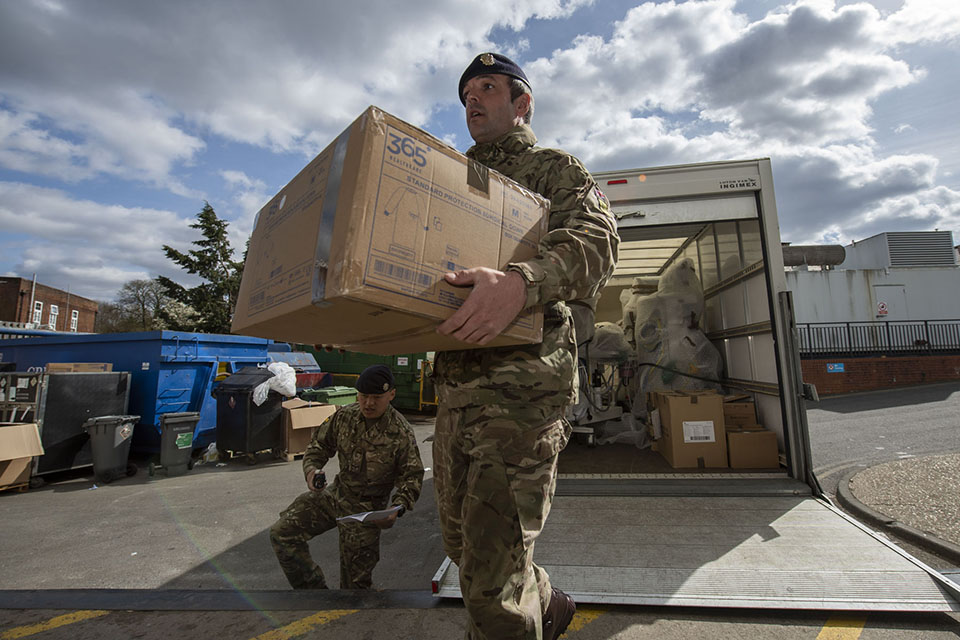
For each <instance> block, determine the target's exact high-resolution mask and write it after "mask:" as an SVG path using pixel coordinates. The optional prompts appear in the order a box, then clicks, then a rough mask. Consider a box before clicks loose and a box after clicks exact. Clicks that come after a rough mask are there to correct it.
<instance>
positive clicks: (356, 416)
mask: <svg viewBox="0 0 960 640" xmlns="http://www.w3.org/2000/svg"><path fill="white" fill-rule="evenodd" d="M334 454H337V457H338V459H339V461H340V473H339V474H337V477H336V478H334V480H333V482H332V483H330V484H329V485H328V486H327V487H326V488H325V489H324V490H323V491H307V492H305V493H302V494H300V495H299V496H297V498H296V500H294V501H293V503H292V504H291V505H290V506H289V507H287V508H286V509H285V510H284V511H283V512H281V513H280V519H279V520H277V522H276V523H275V524H274V525H273V526H272V527H271V528H270V542H271V543H272V544H273V550H274V552H275V553H276V554H277V559H278V560H279V561H280V567H281V568H282V569H283V572H284V573H285V574H286V576H287V580H288V581H289V582H290V585H291V586H293V588H294V589H324V588H326V586H327V584H326V581H325V580H324V577H323V572H322V571H321V570H320V567H318V566H317V565H316V563H315V562H314V561H313V558H311V557H310V549H309V547H308V546H307V542H308V541H309V540H310V539H311V538H313V537H315V536H318V535H320V534H321V533H323V532H324V531H329V530H330V529H333V528H334V527H338V529H339V532H340V588H341V589H369V588H371V587H372V585H373V578H372V575H373V568H374V567H375V566H376V564H377V561H378V560H379V559H380V529H378V528H377V527H376V526H375V525H372V524H367V523H359V522H353V521H351V522H341V523H338V522H337V521H336V519H337V518H338V517H342V516H345V515H349V514H351V513H359V512H363V511H374V510H378V509H384V508H386V507H387V502H388V498H389V497H390V490H391V489H392V488H393V487H396V489H397V491H396V493H394V495H393V500H392V501H391V504H393V505H402V506H403V507H404V509H406V510H407V511H410V510H412V509H413V505H414V503H415V502H416V501H417V498H419V497H420V489H421V487H422V485H423V463H422V462H421V461H420V451H419V450H418V449H417V441H416V438H414V435H413V430H412V429H411V428H410V425H409V423H408V422H407V420H406V419H405V418H404V417H403V416H402V415H401V414H400V412H399V411H397V410H396V409H394V408H393V407H392V406H391V407H388V408H387V411H386V413H384V414H383V416H381V417H380V419H379V420H378V421H377V423H376V424H375V425H373V426H371V427H367V425H366V422H365V420H364V418H363V414H362V413H361V412H360V406H359V405H358V404H352V405H349V406H345V407H343V408H342V409H340V410H339V411H337V413H335V414H334V415H332V416H331V417H329V418H327V419H326V420H325V421H324V423H323V424H322V425H320V427H318V428H317V430H316V432H315V433H314V434H313V438H312V439H311V441H310V445H309V446H308V447H307V450H306V452H305V453H304V455H303V473H304V476H306V475H307V474H309V473H310V471H311V470H313V469H316V470H317V471H319V470H321V469H322V468H323V465H325V464H326V463H327V460H329V459H330V458H332V457H333V455H334Z"/></svg>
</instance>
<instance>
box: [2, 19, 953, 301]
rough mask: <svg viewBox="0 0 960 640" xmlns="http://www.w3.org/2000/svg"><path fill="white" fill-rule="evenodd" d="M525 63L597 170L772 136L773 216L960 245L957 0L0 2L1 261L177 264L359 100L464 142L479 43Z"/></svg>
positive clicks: (352, 114)
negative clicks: (207, 208)
mask: <svg viewBox="0 0 960 640" xmlns="http://www.w3.org/2000/svg"><path fill="white" fill-rule="evenodd" d="M488 50H490V51H500V52H502V53H505V54H507V55H509V56H511V57H512V58H514V59H515V60H516V61H517V62H518V63H520V64H521V66H523V68H524V70H525V71H526V73H527V75H528V77H529V78H530V80H531V84H532V85H533V88H534V94H535V96H536V116H535V118H534V122H533V125H534V130H535V131H536V133H537V135H538V136H539V138H540V144H542V145H544V146H557V147H561V148H563V149H565V150H567V151H570V152H571V153H574V154H575V155H577V156H578V157H580V159H581V160H583V161H584V163H585V164H586V165H587V167H588V168H589V169H590V170H593V171H603V170H609V169H626V168H637V167H653V166H663V165H671V164H681V163H690V162H706V161H714V160H732V159H742V158H755V157H770V158H771V159H772V163H773V171H774V180H775V187H776V195H777V206H778V211H779V217H780V227H781V234H782V236H783V239H784V240H785V241H790V242H793V243H796V244H807V243H841V244H846V243H848V242H850V241H852V240H861V239H863V238H866V237H869V236H871V235H875V234H877V233H881V232H884V231H906V230H916V231H921V230H932V229H941V230H951V231H953V232H954V241H955V242H960V119H958V117H957V115H956V113H957V104H958V103H960V82H957V77H958V76H957V62H958V60H960V56H958V53H960V2H957V1H956V0H871V1H869V2H864V1H852V0H850V1H848V0H799V1H797V2H793V3H780V2H770V1H766V0H739V1H738V0H702V1H696V0H691V1H688V2H680V1H670V2H653V1H650V2H642V3H640V2H636V1H634V2H626V1H618V0H596V1H595V2H591V1H590V0H530V1H527V2H521V1H519V0H486V1H485V2H482V3H477V2H472V1H471V2H467V1H465V0H444V1H441V0H423V1H422V2H417V3H401V2H395V1H394V0H370V1H367V0H360V1H358V2H351V3H340V2H315V1H313V0H276V1H275V2H270V3H265V2H257V1H253V0H205V1H204V2H202V3H197V2H191V1H188V0H164V1H163V2H129V1H127V0H17V1H10V2H3V3H0V275H17V276H20V277H24V278H32V277H33V274H36V275H37V280H38V281H39V282H42V283H44V284H47V285H51V286H55V287H59V288H62V289H69V290H70V291H71V292H72V293H74V294H77V295H81V296H86V297H89V298H93V299H97V300H110V299H112V298H113V297H114V296H115V294H116V292H117V291H118V289H119V288H120V287H121V286H122V285H123V283H124V282H126V281H128V280H133V279H142V278H152V277H155V276H157V275H158V274H163V275H167V276H170V277H174V278H175V279H179V280H181V281H182V282H184V283H185V284H190V282H189V281H188V280H185V279H184V278H183V272H182V271H180V270H179V269H178V268H177V267H176V266H175V265H173V264H172V263H171V262H170V261H169V260H167V259H166V258H165V257H164V255H163V252H162V249H161V247H162V245H164V244H168V245H172V246H174V247H177V248H179V249H181V250H186V249H189V248H191V245H190V243H191V241H192V240H194V239H196V238H197V236H196V232H195V231H194V230H192V229H190V227H189V225H190V224H191V223H193V222H194V221H195V216H196V214H197V212H199V211H200V209H201V208H202V207H203V203H204V201H209V202H210V204H211V205H212V206H213V207H214V209H215V210H216V211H217V213H218V215H220V217H222V218H225V219H226V220H228V221H229V222H230V230H231V238H232V241H233V244H234V246H235V247H236V248H237V249H238V255H239V252H242V248H243V246H244V243H245V242H246V239H247V237H248V236H249V234H250V231H251V229H252V224H253V220H254V216H255V215H256V213H257V211H258V210H259V209H260V207H262V206H263V205H264V203H266V201H267V200H268V199H269V198H270V197H271V196H272V195H273V194H274V193H276V192H277V191H279V190H280V189H281V188H282V187H283V185H284V184H286V183H287V182H288V181H289V180H290V179H291V178H292V177H293V176H294V175H296V173H297V172H298V171H299V170H300V169H301V168H302V167H303V166H304V165H305V164H306V163H307V162H308V161H309V160H310V159H311V158H312V157H313V156H314V155H316V154H317V153H318V152H319V151H320V150H322V149H323V148H324V147H325V146H326V145H327V144H328V143H329V142H330V141H331V140H333V138H334V137H335V136H336V135H337V134H338V133H340V131H342V130H343V129H344V128H345V127H346V126H347V125H348V124H349V123H350V122H351V121H352V120H353V119H354V118H356V117H357V116H358V115H359V114H360V113H361V112H362V111H363V109H365V108H366V107H367V106H368V105H370V104H375V105H377V106H380V107H382V108H383V109H385V110H387V111H389V112H390V113H392V114H394V115H396V116H398V117H400V118H402V119H404V120H407V121H409V122H411V123H413V124H415V125H417V126H420V127H422V128H424V129H426V130H427V131H429V132H431V133H432V134H434V135H435V136H437V137H439V138H441V139H443V140H445V141H447V142H449V143H450V144H452V145H453V146H454V147H456V148H458V149H459V150H461V151H464V150H466V149H467V148H468V147H469V146H470V143H471V140H470V138H469V134H468V133H467V130H466V126H465V125H464V123H463V111H462V107H461V105H460V102H459V100H458V99H457V96H456V86H457V79H458V78H459V75H460V73H461V72H462V71H463V69H464V67H465V66H466V65H467V64H468V63H469V62H470V60H471V59H472V58H473V56H474V55H475V54H477V53H479V52H481V51H488Z"/></svg>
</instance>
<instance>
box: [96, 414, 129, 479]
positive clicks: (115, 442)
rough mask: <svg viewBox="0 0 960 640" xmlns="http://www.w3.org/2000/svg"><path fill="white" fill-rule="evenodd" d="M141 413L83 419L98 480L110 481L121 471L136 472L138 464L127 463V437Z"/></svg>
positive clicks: (120, 474) (121, 473)
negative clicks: (137, 414)
mask: <svg viewBox="0 0 960 640" xmlns="http://www.w3.org/2000/svg"><path fill="white" fill-rule="evenodd" d="M139 420H140V416H128V415H123V416H97V417H95V418H90V419H88V420H87V421H86V422H84V423H83V429H84V431H86V432H87V433H88V434H89V435H90V451H91V453H92V456H93V476H94V478H95V479H96V480H97V481H98V482H102V483H105V484H106V483H109V482H113V481H114V480H116V479H117V478H120V477H122V476H124V475H127V476H132V475H136V473H137V465H135V464H133V463H128V462H127V459H128V458H129V457H130V438H131V436H133V427H134V425H135V424H137V421H139Z"/></svg>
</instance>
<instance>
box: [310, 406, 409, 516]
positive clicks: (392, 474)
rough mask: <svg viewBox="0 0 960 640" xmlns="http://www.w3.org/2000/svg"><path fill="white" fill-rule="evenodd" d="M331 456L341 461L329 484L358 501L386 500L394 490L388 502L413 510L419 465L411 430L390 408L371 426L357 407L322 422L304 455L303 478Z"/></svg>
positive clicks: (347, 409)
mask: <svg viewBox="0 0 960 640" xmlns="http://www.w3.org/2000/svg"><path fill="white" fill-rule="evenodd" d="M334 454H336V455H337V458H338V460H339V462H340V473H339V474H337V477H336V478H335V479H334V485H336V486H338V487H339V488H341V489H343V490H344V491H345V492H346V493H348V494H350V495H353V496H356V497H361V498H368V497H381V496H384V497H385V496H388V495H389V494H390V490H391V489H392V488H393V487H396V489H397V492H396V493H395V494H394V496H393V500H392V504H395V505H403V507H404V508H405V509H407V510H411V509H413V505H414V503H415V502H416V501H417V498H419V497H420V489H421V487H422V486H423V462H421V461H420V450H419V449H418V448H417V440H416V438H415V437H414V435H413V429H412V428H411V427H410V424H409V423H408V422H407V419H406V418H404V417H403V415H402V414H401V413H400V412H399V411H397V410H396V409H394V408H393V407H392V406H391V407H388V408H387V412H386V413H384V414H383V416H382V417H381V418H380V420H379V421H377V423H376V424H375V425H373V426H371V427H367V424H366V421H365V420H364V418H363V414H362V413H361V412H360V405H358V404H351V405H347V406H345V407H343V408H341V409H340V410H339V411H337V412H336V413H335V414H333V415H332V416H330V417H329V418H327V419H326V420H324V422H323V424H321V425H320V426H319V427H318V428H317V429H316V431H314V434H313V438H312V439H311V440H310V444H309V445H308V446H307V450H306V451H305V452H304V454H303V474H304V476H306V475H307V474H309V473H310V471H311V470H313V469H317V470H320V469H323V465H325V464H326V463H327V461H328V460H329V459H330V458H332V457H333V456H334Z"/></svg>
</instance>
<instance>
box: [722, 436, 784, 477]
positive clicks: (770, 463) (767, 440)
mask: <svg viewBox="0 0 960 640" xmlns="http://www.w3.org/2000/svg"><path fill="white" fill-rule="evenodd" d="M727 448H728V450H729V455H730V468H732V469H777V468H779V467H780V454H779V451H778V450H777V434H775V433H774V432H773V431H767V430H765V429H759V430H758V429H737V430H735V431H727Z"/></svg>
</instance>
